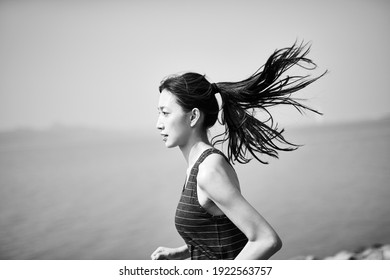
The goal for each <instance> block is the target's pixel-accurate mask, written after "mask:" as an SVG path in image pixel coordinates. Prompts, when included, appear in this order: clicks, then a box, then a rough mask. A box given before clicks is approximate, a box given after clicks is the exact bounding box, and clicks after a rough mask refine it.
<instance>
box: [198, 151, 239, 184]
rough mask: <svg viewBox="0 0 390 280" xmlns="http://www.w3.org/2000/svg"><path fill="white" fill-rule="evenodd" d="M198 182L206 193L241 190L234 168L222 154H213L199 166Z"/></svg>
mask: <svg viewBox="0 0 390 280" xmlns="http://www.w3.org/2000/svg"><path fill="white" fill-rule="evenodd" d="M197 181H198V185H199V187H200V188H201V189H203V190H205V191H208V190H209V191H217V190H221V188H223V189H228V188H231V187H233V188H236V189H239V182H238V178H237V175H236V172H235V171H234V168H233V167H232V166H231V165H230V164H229V163H228V162H227V160H226V158H225V157H223V156H222V155H220V154H211V155H209V156H208V157H207V158H205V160H204V161H203V163H202V164H201V165H200V166H199V171H198V177H197ZM211 189H212V190H211Z"/></svg>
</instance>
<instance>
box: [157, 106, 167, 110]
mask: <svg viewBox="0 0 390 280" xmlns="http://www.w3.org/2000/svg"><path fill="white" fill-rule="evenodd" d="M165 108H166V107H165V106H159V107H157V110H163V109H165Z"/></svg>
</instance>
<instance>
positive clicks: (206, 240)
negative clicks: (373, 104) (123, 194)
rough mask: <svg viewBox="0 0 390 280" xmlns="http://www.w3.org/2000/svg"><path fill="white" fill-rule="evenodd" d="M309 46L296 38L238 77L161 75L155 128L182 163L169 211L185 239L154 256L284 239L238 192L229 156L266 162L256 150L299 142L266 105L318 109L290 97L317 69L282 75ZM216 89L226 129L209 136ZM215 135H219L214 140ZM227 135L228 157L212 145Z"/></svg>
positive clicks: (208, 255)
mask: <svg viewBox="0 0 390 280" xmlns="http://www.w3.org/2000/svg"><path fill="white" fill-rule="evenodd" d="M309 49H310V47H307V46H306V45H302V44H301V45H299V46H298V45H296V44H294V45H293V46H292V47H290V48H285V49H281V50H277V51H275V52H274V53H273V54H272V55H271V56H270V58H269V59H268V60H267V62H266V64H265V65H263V66H262V67H261V68H260V69H259V70H258V71H256V72H255V73H254V74H253V75H252V76H251V77H249V78H248V79H246V80H243V81H240V82H235V83H232V82H222V83H215V84H214V83H210V82H209V81H207V80H206V78H205V76H203V75H200V74H197V73H185V74H183V75H176V76H171V77H168V78H166V79H165V80H163V81H162V83H161V85H160V87H159V91H160V97H159V103H158V111H159V117H158V121H157V129H158V130H159V131H160V133H161V136H162V138H163V141H164V142H165V145H166V147H168V148H172V147H179V148H180V150H181V151H182V153H183V156H184V158H185V160H186V162H187V167H188V169H187V177H186V182H185V184H184V188H183V191H182V195H181V198H180V202H179V204H178V206H177V210H176V216H175V225H176V228H177V230H178V232H179V234H180V235H181V236H182V238H183V239H184V241H185V243H186V244H185V245H183V246H181V247H178V248H166V247H159V248H158V249H157V250H156V251H154V252H153V254H152V255H151V258H152V259H154V260H158V259H187V258H191V259H268V258H270V257H271V256H272V255H273V254H275V253H276V252H277V251H278V250H280V248H281V246H282V242H281V240H280V238H279V236H278V235H277V233H276V232H275V230H274V229H273V228H272V227H271V225H270V224H269V223H268V222H267V221H266V220H265V219H264V218H263V217H262V216H261V215H260V214H259V212H257V211H256V209H255V208H253V207H252V206H251V205H250V203H249V202H248V201H247V200H246V199H245V198H244V197H243V196H242V194H241V191H240V185H239V181H238V179H237V176H236V173H235V171H234V169H233V167H232V165H231V163H234V162H235V161H237V162H239V163H247V162H249V161H250V157H248V154H249V156H251V157H254V158H255V159H257V160H258V161H260V162H261V163H267V162H266V161H265V160H264V159H261V158H260V155H263V154H264V155H268V156H271V157H276V158H277V157H278V151H291V150H294V149H296V148H297V145H294V144H292V143H290V142H289V141H287V140H286V139H285V138H284V136H283V135H282V133H283V130H279V129H278V128H277V126H276V125H274V123H273V118H272V116H271V114H270V113H269V111H268V110H267V108H268V107H271V106H274V105H278V104H289V105H292V106H294V107H295V108H296V109H298V110H299V111H300V112H302V110H305V109H307V110H310V111H313V112H315V113H319V112H317V111H315V110H313V109H310V108H308V107H306V106H305V105H302V104H301V103H298V102H297V101H296V100H294V99H293V98H291V97H290V95H291V93H293V92H295V91H297V90H299V89H302V88H304V87H306V86H307V85H309V84H310V83H312V82H314V81H315V80H317V79H318V78H319V77H317V78H313V79H309V78H308V76H291V77H289V76H287V77H285V78H281V75H282V74H283V73H284V72H285V71H286V70H288V69H289V68H290V67H292V66H295V65H296V66H300V67H303V68H305V69H314V68H315V67H316V65H315V64H314V63H313V62H312V61H311V60H310V59H308V58H306V54H307V53H308V52H309ZM303 63H304V64H307V65H306V66H304V65H302V64H303ZM309 67H311V68H309ZM324 74H325V73H324ZM324 74H323V75H324ZM321 76H322V75H321ZM217 93H219V94H220V95H221V99H222V105H221V107H222V109H221V110H222V114H221V123H222V124H223V125H224V126H225V132H224V133H222V134H220V135H217V136H216V137H217V138H216V137H214V138H213V139H212V140H211V141H210V140H209V137H208V129H209V128H211V127H212V126H213V125H214V124H215V123H216V121H217V119H218V114H219V111H220V108H219V104H218V101H217V98H216V96H215V95H216V94H217ZM259 109H260V110H261V111H263V112H265V113H267V120H266V121H260V120H259V119H257V118H255V110H259ZM218 136H219V137H221V136H223V138H222V139H219V140H217V141H213V140H215V139H218ZM225 141H227V142H228V148H227V157H226V156H225V155H224V154H223V153H222V152H220V151H219V150H217V149H215V148H214V145H215V144H216V143H221V142H222V143H223V142H225Z"/></svg>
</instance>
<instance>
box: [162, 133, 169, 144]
mask: <svg viewBox="0 0 390 280" xmlns="http://www.w3.org/2000/svg"><path fill="white" fill-rule="evenodd" d="M161 136H162V138H163V141H164V142H165V141H167V138H168V134H161Z"/></svg>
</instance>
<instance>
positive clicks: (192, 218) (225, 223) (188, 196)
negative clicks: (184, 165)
mask: <svg viewBox="0 0 390 280" xmlns="http://www.w3.org/2000/svg"><path fill="white" fill-rule="evenodd" d="M212 153H217V154H220V155H222V156H223V157H224V158H225V159H226V160H227V158H226V157H225V155H224V154H223V153H222V152H221V151H219V150H217V149H214V148H211V149H208V150H206V151H204V152H203V153H202V155H201V156H200V157H199V159H198V160H197V161H196V163H195V164H194V166H193V167H192V169H191V172H190V175H189V178H188V180H187V183H186V184H185V185H184V187H183V191H182V194H181V198H180V201H179V204H178V206H177V209H176V216H175V226H176V229H177V231H178V232H179V234H180V235H181V237H182V238H183V239H184V241H185V242H186V244H187V246H188V249H189V252H190V256H191V259H192V260H210V259H214V260H216V259H234V258H235V257H236V256H237V255H238V254H239V253H240V251H241V250H242V248H244V246H245V245H246V243H247V242H248V239H247V237H246V236H245V235H244V233H242V231H241V230H240V229H239V228H237V227H236V226H235V225H234V224H233V223H232V222H231V221H230V220H229V218H228V217H227V216H226V215H220V216H213V215H211V214H210V213H208V212H207V211H206V210H205V209H204V208H203V207H202V206H201V205H200V204H199V201H198V195H197V188H196V187H197V179H196V177H197V175H198V170H199V165H200V164H201V163H202V162H203V160H204V159H205V158H206V157H207V156H208V155H210V154H212Z"/></svg>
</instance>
